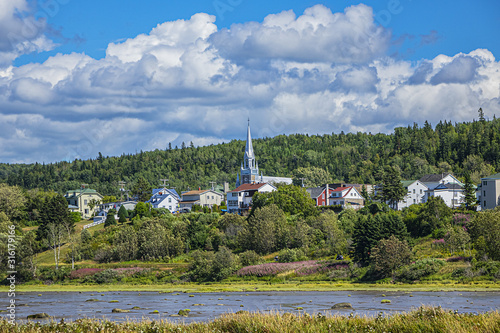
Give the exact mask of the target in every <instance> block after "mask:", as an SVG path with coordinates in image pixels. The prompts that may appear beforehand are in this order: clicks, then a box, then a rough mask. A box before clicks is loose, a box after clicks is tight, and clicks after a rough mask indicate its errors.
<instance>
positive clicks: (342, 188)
mask: <svg viewBox="0 0 500 333" xmlns="http://www.w3.org/2000/svg"><path fill="white" fill-rule="evenodd" d="M351 188H352V186H349V187H344V186H342V187H337V188H336V189H334V190H332V192H342V191H345V190H349V189H351Z"/></svg>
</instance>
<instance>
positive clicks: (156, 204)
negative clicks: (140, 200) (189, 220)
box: [146, 187, 181, 213]
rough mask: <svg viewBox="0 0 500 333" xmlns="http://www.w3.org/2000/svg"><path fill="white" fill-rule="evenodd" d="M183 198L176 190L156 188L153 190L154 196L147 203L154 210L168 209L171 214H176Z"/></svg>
mask: <svg viewBox="0 0 500 333" xmlns="http://www.w3.org/2000/svg"><path fill="white" fill-rule="evenodd" d="M180 201H181V198H180V196H179V194H177V192H176V191H175V190H174V189H167V188H165V187H163V188H156V189H153V195H152V196H151V198H150V199H149V200H148V201H146V202H147V203H150V204H151V205H152V206H153V208H166V209H168V210H169V211H170V212H171V213H175V212H176V211H177V210H178V209H179V202H180Z"/></svg>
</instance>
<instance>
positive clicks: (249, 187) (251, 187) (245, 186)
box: [229, 183, 272, 193]
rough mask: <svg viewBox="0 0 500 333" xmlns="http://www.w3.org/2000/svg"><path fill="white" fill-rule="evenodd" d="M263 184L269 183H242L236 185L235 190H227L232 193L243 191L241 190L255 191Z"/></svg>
mask: <svg viewBox="0 0 500 333" xmlns="http://www.w3.org/2000/svg"><path fill="white" fill-rule="evenodd" d="M264 185H270V184H268V183H259V184H243V185H240V186H238V187H237V188H236V189H235V190H233V191H229V192H230V193H232V192H243V191H257V190H258V189H259V188H261V187H262V186H264ZM271 186H272V185H271Z"/></svg>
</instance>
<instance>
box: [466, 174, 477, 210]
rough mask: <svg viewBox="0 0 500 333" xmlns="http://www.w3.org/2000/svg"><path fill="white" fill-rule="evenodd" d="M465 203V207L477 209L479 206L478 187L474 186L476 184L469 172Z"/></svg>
mask: <svg viewBox="0 0 500 333" xmlns="http://www.w3.org/2000/svg"><path fill="white" fill-rule="evenodd" d="M464 203H465V209H467V210H476V206H477V199H476V189H475V188H474V185H473V184H472V180H471V178H470V175H469V173H466V174H465V181H464Z"/></svg>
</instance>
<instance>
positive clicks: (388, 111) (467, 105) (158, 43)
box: [0, 0, 500, 163]
mask: <svg viewBox="0 0 500 333" xmlns="http://www.w3.org/2000/svg"><path fill="white" fill-rule="evenodd" d="M2 6H3V8H0V13H2V14H0V162H9V163H16V162H35V161H38V162H42V161H43V162H53V161H58V160H73V159H75V158H91V157H92V158H93V157H95V156H97V154H98V152H102V153H103V154H104V155H120V154H122V153H133V152H135V151H137V150H141V149H142V150H152V149H165V148H166V147H167V146H168V143H169V142H171V143H172V144H173V145H174V146H175V145H180V144H181V142H186V143H189V142H190V141H192V142H193V143H194V144H195V145H205V144H211V143H218V142H223V141H229V140H231V139H234V138H244V135H245V126H246V118H247V117H250V118H251V122H252V132H253V134H254V136H256V137H257V136H258V137H263V136H274V135H278V134H282V133H310V134H316V133H332V132H340V131H342V130H343V131H345V132H347V131H354V132H355V131H371V132H390V131H392V129H393V128H394V127H395V126H401V125H403V126H406V125H407V124H412V123H413V122H419V123H423V122H424V121H425V120H428V121H430V122H431V123H433V124H435V123H436V122H438V121H439V120H442V119H448V120H453V121H464V120H471V119H473V118H475V117H476V118H477V110H478V109H479V107H482V108H483V110H484V111H485V114H486V116H489V117H492V116H493V114H495V113H496V114H500V64H499V62H498V61H496V60H495V58H494V56H493V55H492V54H491V52H489V51H488V50H484V49H478V50H475V51H472V52H470V53H467V54H463V53H459V54H456V55H454V56H445V55H438V56H436V57H435V58H434V59H422V61H420V62H418V63H411V62H408V61H403V60H398V59H395V58H391V57H389V56H388V55H387V54H388V52H389V51H388V49H389V47H390V44H391V38H392V36H391V33H390V31H389V30H387V29H385V28H383V27H381V26H379V25H377V24H376V23H375V22H374V17H373V12H372V9H371V8H370V7H368V6H365V5H358V6H351V7H348V8H346V9H345V10H344V12H340V13H332V12H331V10H330V9H328V8H327V7H325V6H322V5H317V6H314V7H311V8H308V9H307V10H306V11H305V12H304V13H303V14H301V15H296V14H295V13H293V12H292V11H284V12H282V13H278V14H273V15H269V16H267V17H266V18H265V19H264V21H263V22H248V23H244V24H237V25H233V26H231V27H230V28H229V29H222V30H219V29H218V28H217V25H216V24H215V17H214V16H210V15H208V14H204V13H199V14H195V15H193V16H192V17H191V18H190V19H189V20H177V21H172V22H165V23H162V24H159V25H158V26H156V27H155V28H153V29H152V30H151V31H150V32H149V33H147V34H141V35H138V36H135V37H131V38H130V39H127V40H125V41H123V42H120V43H110V44H109V45H108V47H107V50H106V56H105V57H104V58H102V59H94V58H92V57H89V56H87V55H85V54H83V53H71V54H57V55H55V56H53V57H51V58H49V59H48V60H47V61H45V62H44V63H40V64H38V63H32V64H27V65H24V66H18V67H14V66H12V65H11V64H12V61H13V60H14V59H15V58H16V57H18V56H20V55H21V54H24V53H29V52H41V51H43V50H47V49H50V48H52V47H54V45H53V44H52V43H51V41H50V40H48V39H47V37H46V36H45V35H44V27H43V24H42V23H40V22H37V21H36V20H35V19H34V18H33V17H32V16H30V15H29V8H28V7H27V4H26V1H24V0H15V1H11V2H9V4H8V5H7V4H4V3H2V4H1V5H0V7H2ZM19 13H24V14H23V15H19ZM35 23H36V24H38V29H37V30H36V34H32V35H29V36H27V37H25V38H24V39H19V40H15V42H14V43H13V42H12V40H13V39H12V38H10V39H9V32H12V33H15V34H17V36H21V35H22V34H21V33H22V29H23V26H26V25H27V24H28V25H29V24H35ZM4 27H8V28H4ZM10 36H12V34H11V35H10Z"/></svg>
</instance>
